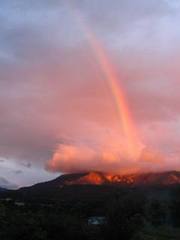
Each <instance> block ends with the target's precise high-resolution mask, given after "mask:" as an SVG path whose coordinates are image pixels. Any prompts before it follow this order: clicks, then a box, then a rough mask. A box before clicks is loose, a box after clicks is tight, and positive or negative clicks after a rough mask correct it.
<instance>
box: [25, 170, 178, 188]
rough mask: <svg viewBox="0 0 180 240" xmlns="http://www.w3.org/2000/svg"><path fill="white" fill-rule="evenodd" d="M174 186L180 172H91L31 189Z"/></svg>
mask: <svg viewBox="0 0 180 240" xmlns="http://www.w3.org/2000/svg"><path fill="white" fill-rule="evenodd" d="M174 184H180V172H178V171H169V172H159V173H140V174H126V175H120V174H109V173H103V172H96V171H92V172H87V173H74V174H65V175H61V176H59V177H57V178H56V179H54V180H51V181H48V182H44V183H38V184H36V185H33V186H32V187H43V188H44V187H47V188H48V187H51V188H58V187H60V188H61V187H63V186H70V185H123V186H126V185H127V186H130V185H131V186H141V185H143V186H145V185H147V186H150V185H161V186H169V185H174ZM32 187H27V188H32ZM27 188H23V189H27Z"/></svg>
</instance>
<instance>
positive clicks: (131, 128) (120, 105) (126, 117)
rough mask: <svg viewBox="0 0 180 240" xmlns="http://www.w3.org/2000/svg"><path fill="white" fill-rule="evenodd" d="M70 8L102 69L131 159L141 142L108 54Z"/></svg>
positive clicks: (136, 154)
mask: <svg viewBox="0 0 180 240" xmlns="http://www.w3.org/2000/svg"><path fill="white" fill-rule="evenodd" d="M71 10H72V11H73V15H74V16H75V17H76V19H77V20H78V22H79V24H80V26H81V28H82V31H83V32H84V33H85V37H86V38H87V41H88V43H89V46H90V47H91V49H92V51H93V53H94V56H95V57H96V60H97V62H98V64H99V66H100V68H101V70H102V73H103V74H104V77H105V79H106V81H107V84H108V86H109V89H110V91H111V94H112V96H113V99H114V104H115V107H116V112H117V115H118V118H119V120H120V121H121V127H122V129H123V135H124V137H125V141H126V148H127V153H128V157H130V158H131V159H133V158H137V156H138V155H139V153H140V150H141V147H142V143H141V141H140V139H139V137H138V134H137V129H136V127H135V123H134V120H133V118H132V116H131V113H130V111H129V106H128V103H127V99H126V96H125V92H124V90H123V88H122V86H121V85H120V81H119V78H118V76H117V73H116V71H115V69H114V67H113V65H112V63H111V62H110V61H109V58H108V55H107V53H106V51H105V49H104V47H103V45H102V43H101V42H100V41H99V39H98V38H97V37H96V35H95V34H94V33H93V31H92V30H91V29H90V27H89V26H88V25H87V24H86V23H85V20H84V19H83V18H82V16H81V14H80V12H79V11H78V10H77V9H76V8H74V7H73V8H71Z"/></svg>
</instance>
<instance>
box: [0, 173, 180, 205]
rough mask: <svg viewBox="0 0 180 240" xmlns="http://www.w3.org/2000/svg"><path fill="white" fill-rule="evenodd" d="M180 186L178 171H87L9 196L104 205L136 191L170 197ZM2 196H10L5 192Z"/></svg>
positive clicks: (14, 191)
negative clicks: (121, 172) (137, 172)
mask: <svg viewBox="0 0 180 240" xmlns="http://www.w3.org/2000/svg"><path fill="white" fill-rule="evenodd" d="M179 185H180V172H177V171H169V172H162V173H142V174H127V175H118V174H109V173H102V172H87V173H74V174H65V175H61V176H60V177H58V178H56V179H54V180H51V181H48V182H43V183H38V184H35V185H33V186H30V187H23V188H20V189H18V190H12V191H9V192H8V197H11V198H15V199H18V200H20V201H33V202H35V203H37V202H40V203H42V202H46V203H47V202H48V203H49V202H56V203H57V202H58V203H60V202H61V203H62V202H64V203H67V202H68V203H70V202H73V201H75V202H82V201H85V202H98V201H99V202H103V201H107V200H108V199H110V198H112V196H116V195H120V196H121V195H123V194H125V193H127V192H129V191H135V192H142V193H143V194H146V195H149V196H157V197H158V198H166V197H168V194H169V191H171V189H173V188H174V187H176V186H179ZM1 196H3V197H5V196H7V194H4V195H3V194H2V193H1V195H0V197H1Z"/></svg>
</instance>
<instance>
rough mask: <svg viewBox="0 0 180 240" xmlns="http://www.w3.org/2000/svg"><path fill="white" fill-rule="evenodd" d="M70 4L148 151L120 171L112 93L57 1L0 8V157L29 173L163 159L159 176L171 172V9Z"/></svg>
mask: <svg viewBox="0 0 180 240" xmlns="http://www.w3.org/2000/svg"><path fill="white" fill-rule="evenodd" d="M59 2H60V3H59ZM66 2H67V1H66ZM173 2H174V3H175V1H173ZM76 3H77V7H78V8H79V9H80V11H81V12H82V15H83V17H84V18H85V19H86V20H87V22H88V24H89V26H90V27H91V28H92V29H93V31H94V32H95V33H96V34H97V37H98V38H99V39H100V41H101V42H102V45H103V46H104V48H105V49H106V50H107V54H108V56H109V59H110V60H111V61H112V63H113V66H114V68H116V70H117V75H118V76H119V83H121V85H122V86H123V89H124V92H125V95H126V97H127V99H128V102H129V106H130V111H131V112H132V115H133V118H134V122H135V125H136V128H137V129H138V132H139V135H140V136H141V139H142V142H143V144H144V145H145V147H146V148H147V149H151V150H147V152H146V151H145V152H144V151H143V152H142V156H141V159H142V160H143V159H146V163H142V165H143V166H142V165H140V166H139V163H138V164H137V163H136V165H135V163H134V162H133V161H130V160H127V159H126V161H124V160H123V161H120V164H119V151H120V150H119V149H121V148H122V146H121V145H122V142H123V135H122V132H121V130H122V129H121V123H120V121H119V119H118V118H117V112H116V107H115V105H114V102H113V97H112V92H111V91H110V89H109V88H108V86H107V83H106V82H105V79H104V75H103V73H102V72H101V70H100V68H99V66H98V64H97V61H96V58H95V56H94V55H93V53H92V51H91V48H90V46H89V44H88V42H87V39H86V37H85V34H84V32H83V31H82V29H81V28H80V26H79V25H78V21H76V19H75V17H74V16H73V15H72V13H71V10H70V9H69V6H68V5H67V3H65V1H38V3H37V1H33V0H31V1H23V2H22V1H20V2H17V1H15V2H13V3H12V1H1V3H0V4H1V10H0V19H1V23H0V25H1V36H0V115H1V119H0V132H1V136H0V157H2V158H3V159H4V158H5V159H13V161H14V162H18V163H20V164H21V163H22V164H23V163H24V162H28V163H29V164H30V165H27V166H31V168H32V166H33V167H37V168H43V167H44V166H45V165H46V162H47V160H48V159H51V160H50V163H52V162H54V161H55V163H56V164H55V167H52V165H51V166H49V167H50V168H53V169H52V170H59V171H68V169H69V171H72V169H73V171H74V170H77V171H79V169H82V170H83V169H86V170H88V168H89V169H92V168H97V169H99V170H101V169H102V170H106V169H107V168H110V169H112V170H113V169H114V168H115V166H118V167H119V168H121V167H122V168H127V167H128V166H130V167H131V166H132V169H133V168H135V167H138V168H142V169H144V168H146V167H147V166H148V167H149V168H151V166H152V168H153V164H154V161H156V159H159V158H160V159H161V157H160V156H159V155H158V154H159V153H160V155H161V153H163V156H164V155H165V156H167V157H169V158H170V159H171V160H170V161H169V163H171V164H172V165H171V164H169V165H168V164H166V166H168V167H169V168H172V167H174V166H175V165H174V162H173V161H175V160H174V159H177V158H178V154H177V149H178V148H179V137H178V136H179V135H178V133H179V130H178V129H179V119H180V106H179V103H180V96H179V90H180V89H179V88H180V87H179V76H180V71H179V65H178V62H179V58H180V56H179V47H180V46H179V40H180V32H179V28H178V24H177V23H178V22H179V20H180V14H179V10H178V7H177V6H176V4H170V2H169V1H164V0H160V1H158V0H152V1H144V0H135V1H130V0H128V1H127V0H126V1H125V0H121V1H118V0H117V1H113V3H112V1H110V0H103V1H95V0H93V1H91V3H89V1H76ZM102 3H103V4H102ZM119 128H120V129H121V130H120V131H119ZM114 145H115V146H114ZM118 147H119V149H118V150H114V148H115V149H117V148H118ZM149 151H150V152H149ZM68 152H70V153H71V156H70V157H67V158H66V157H65V156H67V155H68ZM151 152H153V154H152V153H151ZM169 152H171V153H172V152H173V158H172V156H171V155H172V154H169ZM156 153H158V154H156ZM174 155H175V156H174ZM154 156H155V157H154ZM82 158H83V159H85V160H83V159H82ZM115 158H116V159H117V160H118V163H117V162H116V161H115V160H113V159H115ZM154 158H155V160H154ZM69 159H70V160H69ZM78 159H79V160H78ZM105 159H106V160H107V164H106V161H105ZM147 159H149V160H148V161H147ZM172 159H173V160H172ZM78 161H79V162H78ZM111 161H114V162H115V164H112V163H111ZM160 162H161V161H160ZM160 162H159V163H158V164H160V165H161V166H163V164H161V163H160ZM64 163H67V166H65V164H64ZM85 163H86V164H87V165H85ZM176 163H177V160H176ZM5 164H6V163H5ZM158 164H156V165H155V166H157V165H158ZM144 165H146V167H144ZM166 166H165V168H166ZM157 168H158V167H157ZM176 168H178V164H176ZM18 169H19V168H18ZM18 169H17V170H18ZM32 169H33V168H32ZM22 175H23V174H22Z"/></svg>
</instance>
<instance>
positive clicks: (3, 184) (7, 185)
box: [0, 177, 17, 189]
mask: <svg viewBox="0 0 180 240" xmlns="http://www.w3.org/2000/svg"><path fill="white" fill-rule="evenodd" d="M0 187H1V188H5V189H15V188H17V185H16V184H13V183H11V182H9V181H8V180H6V179H5V178H3V177H0Z"/></svg>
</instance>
